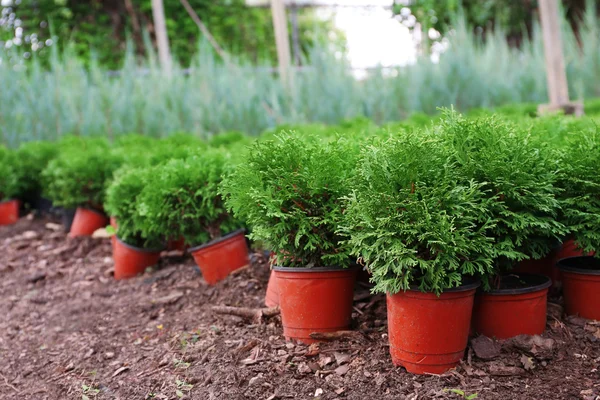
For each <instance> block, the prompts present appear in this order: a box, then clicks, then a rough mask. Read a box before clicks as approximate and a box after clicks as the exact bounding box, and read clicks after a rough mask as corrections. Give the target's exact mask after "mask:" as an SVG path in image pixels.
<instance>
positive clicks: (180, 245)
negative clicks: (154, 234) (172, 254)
mask: <svg viewBox="0 0 600 400" xmlns="http://www.w3.org/2000/svg"><path fill="white" fill-rule="evenodd" d="M186 248H187V246H186V244H185V239H184V238H183V237H180V238H179V239H169V240H167V250H169V251H172V250H177V251H185V249H186Z"/></svg>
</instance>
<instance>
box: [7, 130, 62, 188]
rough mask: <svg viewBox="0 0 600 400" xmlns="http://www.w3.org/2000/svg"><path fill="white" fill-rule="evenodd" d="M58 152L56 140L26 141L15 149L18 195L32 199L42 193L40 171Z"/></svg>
mask: <svg viewBox="0 0 600 400" xmlns="http://www.w3.org/2000/svg"><path fill="white" fill-rule="evenodd" d="M58 152H59V147H58V144H57V143H56V142H49V141H39V142H26V143H23V144H22V145H21V146H19V148H18V149H17V152H16V156H17V158H18V167H19V169H20V186H21V189H20V195H21V197H23V198H25V199H28V200H33V199H35V197H36V196H40V195H41V193H42V171H43V170H44V169H45V168H46V166H47V165H48V163H49V162H50V161H51V160H53V159H54V158H55V157H56V156H57V155H58Z"/></svg>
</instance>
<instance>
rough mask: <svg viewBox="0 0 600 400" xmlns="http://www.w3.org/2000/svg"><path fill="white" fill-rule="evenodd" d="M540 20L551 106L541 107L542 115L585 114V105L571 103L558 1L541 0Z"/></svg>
mask: <svg viewBox="0 0 600 400" xmlns="http://www.w3.org/2000/svg"><path fill="white" fill-rule="evenodd" d="M538 4H539V8H540V20H541V23H542V34H543V39H544V56H545V60H546V79H547V82H548V97H549V100H550V103H549V104H544V105H540V107H539V108H538V111H540V113H544V112H553V111H558V110H561V109H562V110H563V111H564V112H565V113H566V114H576V115H581V114H583V105H582V104H578V103H571V102H570V101H569V85H568V83H567V73H566V70H565V59H564V55H563V48H562V38H561V30H560V20H559V6H558V0H539V1H538Z"/></svg>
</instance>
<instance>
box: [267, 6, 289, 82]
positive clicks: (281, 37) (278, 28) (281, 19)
mask: <svg viewBox="0 0 600 400" xmlns="http://www.w3.org/2000/svg"><path fill="white" fill-rule="evenodd" d="M283 1H284V0H271V13H272V14H273V28H274V29H275V45H276V46H277V60H278V62H279V76H280V77H281V80H282V81H283V83H284V84H285V85H286V86H287V85H289V84H290V76H289V71H290V39H289V37H288V27H287V18H286V15H285V4H284V3H283Z"/></svg>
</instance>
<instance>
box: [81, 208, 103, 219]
mask: <svg viewBox="0 0 600 400" xmlns="http://www.w3.org/2000/svg"><path fill="white" fill-rule="evenodd" d="M79 208H82V209H84V210H86V211H91V212H93V213H95V214H98V215H102V216H103V217H105V216H106V213H105V212H104V211H100V210H97V209H95V208H92V207H85V206H79V207H76V208H75V212H77V210H78V209H79Z"/></svg>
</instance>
